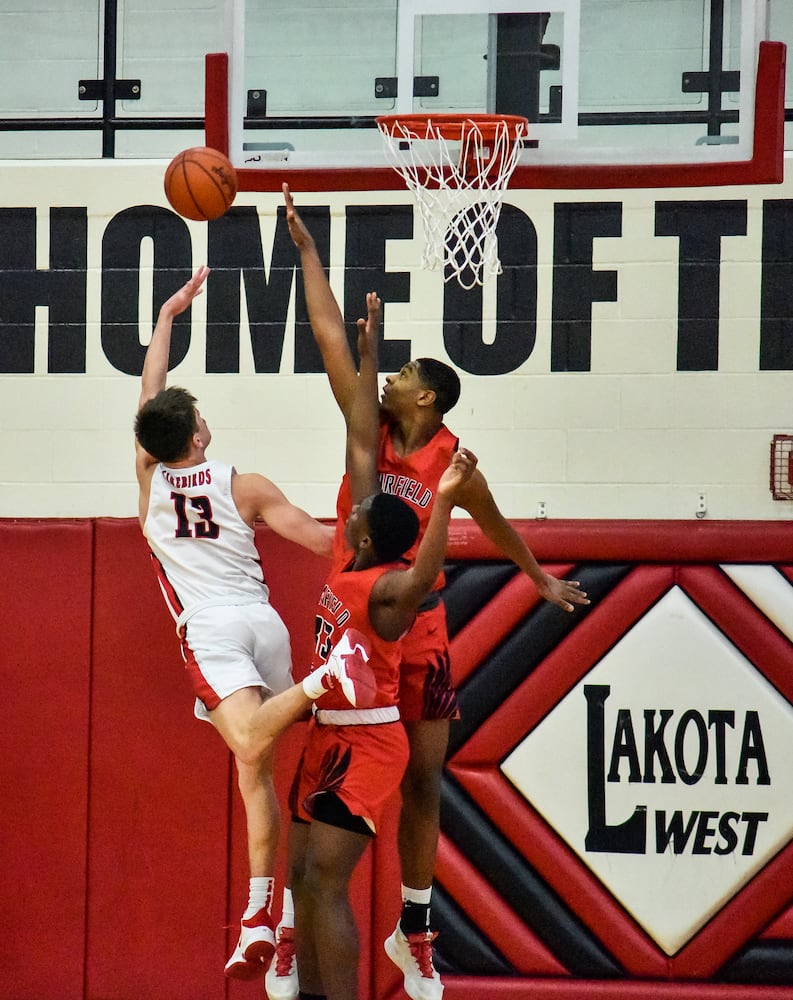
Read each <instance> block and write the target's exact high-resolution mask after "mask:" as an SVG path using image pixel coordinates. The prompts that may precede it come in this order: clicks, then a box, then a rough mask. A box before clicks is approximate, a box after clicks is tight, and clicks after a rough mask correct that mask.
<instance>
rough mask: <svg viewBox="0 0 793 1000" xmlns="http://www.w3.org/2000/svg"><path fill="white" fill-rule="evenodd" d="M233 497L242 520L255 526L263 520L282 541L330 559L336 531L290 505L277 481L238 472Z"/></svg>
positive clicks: (232, 484) (232, 481)
mask: <svg viewBox="0 0 793 1000" xmlns="http://www.w3.org/2000/svg"><path fill="white" fill-rule="evenodd" d="M231 495H232V497H233V499H234V503H235V505H236V507H237V510H238V511H239V513H240V517H241V518H242V519H243V521H245V522H246V523H247V524H249V525H250V526H251V527H253V526H254V524H255V523H256V522H257V521H263V522H264V523H265V524H266V525H267V526H268V527H269V528H272V530H273V531H274V532H275V533H276V534H277V535H280V536H281V537H282V538H287V539H288V540H289V541H290V542H295V543H296V544H297V545H302V546H303V548H306V549H309V550H310V551H311V552H315V553H316V554H317V555H320V556H327V557H328V558H330V555H331V549H332V545H333V535H334V529H333V527H332V526H331V525H329V524H322V523H321V522H319V521H317V520H315V519H314V518H313V517H311V515H310V514H307V513H306V511H304V510H302V509H301V508H300V507H295V505H294V504H293V503H290V502H289V500H288V499H287V498H286V496H285V495H284V494H283V493H282V492H281V490H280V489H279V488H278V487H277V486H276V485H275V483H274V482H272V481H271V480H269V479H267V478H266V476H262V475H260V474H259V473H258V472H243V473H235V474H234V476H233V477H232V480H231Z"/></svg>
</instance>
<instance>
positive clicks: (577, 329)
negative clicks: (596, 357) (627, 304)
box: [551, 202, 622, 372]
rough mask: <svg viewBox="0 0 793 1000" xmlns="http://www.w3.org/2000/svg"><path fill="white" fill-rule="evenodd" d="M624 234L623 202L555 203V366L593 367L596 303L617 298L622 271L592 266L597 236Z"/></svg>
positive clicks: (557, 369) (570, 368)
mask: <svg viewBox="0 0 793 1000" xmlns="http://www.w3.org/2000/svg"><path fill="white" fill-rule="evenodd" d="M621 235H622V205H621V203H620V202H594V203H592V204H589V203H584V202H573V203H571V204H561V205H556V206H555V207H554V236H553V307H552V326H551V371H554V372H588V371H589V370H590V368H591V363H592V303H593V302H616V301H617V272H616V271H594V270H593V269H592V241H593V240H594V239H596V238H597V237H605V236H621Z"/></svg>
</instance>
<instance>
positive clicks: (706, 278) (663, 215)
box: [655, 201, 746, 372]
mask: <svg viewBox="0 0 793 1000" xmlns="http://www.w3.org/2000/svg"><path fill="white" fill-rule="evenodd" d="M655 235H656V236H679V237H680V251H679V253H680V261H679V264H678V302H677V370H678V371H679V372H695V371H717V370H718V367H719V285H720V281H719V279H720V274H721V238H722V236H745V235H746V202H745V201H661V202H658V203H657V204H656V206H655Z"/></svg>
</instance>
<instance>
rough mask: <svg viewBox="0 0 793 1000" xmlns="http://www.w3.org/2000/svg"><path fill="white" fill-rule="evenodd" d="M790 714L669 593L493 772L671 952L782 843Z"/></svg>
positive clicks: (732, 650) (709, 626)
mask: <svg viewBox="0 0 793 1000" xmlns="http://www.w3.org/2000/svg"><path fill="white" fill-rule="evenodd" d="M791 745H793V707H791V705H790V703H789V702H788V701H787V700H786V699H785V698H783V697H782V696H781V695H780V694H779V692H778V691H777V690H776V689H775V688H774V687H773V686H772V685H771V684H770V683H769V682H768V681H767V680H766V679H765V678H764V677H763V676H762V674H761V673H760V672H759V671H758V670H757V669H756V668H755V667H754V665H753V664H752V663H750V662H749V660H747V659H746V657H745V656H744V655H743V654H742V653H741V652H740V650H738V649H737V648H736V647H735V646H734V645H733V644H732V643H731V642H729V640H728V639H727V638H726V637H725V636H724V634H723V633H722V632H721V631H720V630H719V629H717V628H716V627H715V626H714V624H713V623H712V622H711V621H710V620H709V619H708V618H707V617H706V616H705V615H704V614H703V612H702V611H701V610H700V609H699V608H698V607H697V606H696V605H695V604H694V603H693V602H692V601H691V600H690V599H689V598H688V597H687V596H686V595H685V594H684V593H683V592H682V591H681V590H680V589H679V588H677V587H675V588H673V589H672V590H670V591H669V592H668V593H667V594H666V595H665V596H664V597H663V598H662V599H661V600H660V601H659V602H658V603H657V604H656V605H655V606H654V607H653V608H651V609H650V610H649V611H648V612H647V613H646V614H645V615H644V617H643V618H641V619H640V620H639V621H638V622H637V624H636V625H635V626H634V627H633V628H632V629H631V630H630V632H628V633H627V634H626V635H625V636H623V637H622V638H621V639H620V640H619V642H618V643H617V644H616V645H615V646H614V647H613V648H612V649H611V650H610V651H609V652H608V653H607V654H606V655H605V656H604V657H603V658H602V659H601V660H600V661H599V662H598V663H597V664H596V665H595V666H594V667H593V668H592V670H590V671H589V673H588V674H587V675H586V676H585V677H583V678H582V679H581V680H580V682H579V683H578V684H577V685H576V686H575V687H574V688H573V689H572V690H571V691H570V692H569V693H568V694H567V695H566V696H565V697H564V698H563V699H562V700H561V701H560V702H559V703H558V704H557V705H556V706H555V707H554V708H553V709H552V710H551V711H550V712H549V713H548V714H547V715H546V716H545V718H544V719H543V720H542V721H541V722H540V723H539V724H538V725H537V726H536V727H535V728H534V729H533V730H532V732H530V733H529V734H528V735H527V736H526V738H525V739H524V740H523V741H522V742H521V743H520V744H519V745H518V746H517V747H516V749H515V750H514V751H513V752H512V753H511V754H510V755H509V756H508V757H507V758H506V759H505V760H504V762H503V764H502V770H503V772H504V774H505V775H506V776H507V778H508V779H509V780H510V781H511V782H512V784H513V785H515V787H516V788H517V789H518V791H519V792H520V793H521V794H522V795H523V796H524V797H525V798H526V799H527V800H528V801H529V802H530V803H531V804H532V805H533V806H534V808H535V809H537V810H538V811H539V812H540V813H541V814H542V815H543V816H544V818H545V819H546V821H547V822H548V823H549V824H550V825H551V826H552V827H553V828H554V829H555V830H556V832H557V833H558V834H559V835H560V836H561V837H562V839H563V840H565V841H566V842H567V843H568V844H569V845H570V847H571V848H572V849H573V850H574V851H575V852H576V854H577V855H578V856H579V857H580V858H581V860H582V861H583V862H584V863H585V864H586V865H587V866H588V867H589V868H590V870H591V871H592V872H594V874H595V875H597V877H598V878H599V879H600V880H601V882H602V883H603V884H604V885H605V886H606V887H607V888H608V890H609V891H610V892H611V893H612V894H613V895H614V896H615V898H616V899H617V900H619V902H620V903H621V904H622V906H624V907H625V909H626V910H627V911H628V912H629V913H630V914H631V915H632V916H633V917H634V919H635V920H636V921H637V922H638V923H639V924H640V925H641V926H642V927H643V928H644V929H645V931H646V932H647V933H648V934H649V935H650V937H651V938H652V939H653V940H654V941H655V942H656V943H657V944H658V945H659V947H661V948H662V949H663V950H664V952H665V953H666V954H667V955H674V954H675V953H676V952H678V951H679V950H680V949H681V948H682V947H683V946H684V945H685V944H686V942H687V941H689V940H690V939H691V938H692V937H693V936H694V935H695V934H696V933H697V931H698V930H700V929H701V928H702V927H703V926H704V925H705V924H706V923H707V921H708V920H709V919H710V918H711V917H712V916H714V915H715V914H716V913H718V911H719V910H720V909H721V908H722V907H723V906H724V905H725V904H726V903H727V902H728V901H729V900H730V899H731V898H732V897H733V896H734V895H735V893H736V892H737V891H738V890H739V889H740V888H741V887H742V886H744V885H745V884H746V883H747V882H748V881H749V880H750V879H751V878H752V877H753V876H754V875H755V874H756V873H757V872H758V871H760V869H761V868H762V867H763V866H764V865H765V864H766V863H767V862H768V861H770V860H771V858H773V857H774V855H775V854H776V853H777V852H778V851H779V850H781V848H782V847H784V846H785V844H787V843H788V841H790V839H791V837H793V767H791V766H790V747H791Z"/></svg>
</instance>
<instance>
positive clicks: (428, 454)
mask: <svg viewBox="0 0 793 1000" xmlns="http://www.w3.org/2000/svg"><path fill="white" fill-rule="evenodd" d="M458 443H459V438H456V437H455V436H454V434H452V432H451V431H450V430H449V428H448V427H447V426H446V425H445V424H442V425H441V427H440V428H439V430H438V431H437V433H436V434H435V435H434V436H433V437H432V438H431V439H430V440H429V441H428V442H427V443H426V444H425V445H424V447H423V448H419V450H418V451H414V452H413V453H412V454H410V455H406V456H404V457H402V456H401V455H397V453H396V451H395V450H394V443H393V441H392V440H391V424H390V423H389V422H388V421H387V420H386V421H384V422H383V423H382V424H381V425H380V449H379V452H378V455H377V471H378V474H379V476H380V488H381V489H382V491H383V493H393V494H394V495H395V496H398V497H401V498H402V499H403V500H405V501H406V502H407V503H408V504H409V505H410V507H411V508H412V509H413V510H414V511H415V513H416V514H417V515H418V519H419V533H418V537H417V538H416V543H415V545H414V546H413V548H411V549H409V550H408V551H407V552H406V553H405V555H404V558H405V559H407V560H408V561H409V562H412V561H413V560H414V559H415V557H416V552H417V550H418V547H419V543H420V541H421V539H422V538H423V537H424V532H425V531H426V530H427V524H428V523H429V519H430V514H431V513H432V503H433V500H434V499H435V491H436V490H437V488H438V482H439V480H440V478H441V476H442V475H443V473H444V471H445V470H446V468H447V467H448V465H449V462H450V461H451V459H452V455H453V454H454V453H455V451H457V446H458ZM351 510H352V498H351V496H350V484H349V480H348V478H347V475H346V473H345V475H344V478H343V479H342V481H341V486H340V487H339V495H338V497H337V499H336V518H337V520H336V534H335V536H334V539H333V555H334V558H337V559H338V558H341V557H342V554H343V553H349V547H348V545H347V542H346V540H345V538H344V526H345V525H346V523H347V518H348V517H349V516H350V512H351ZM438 581H439V582H436V584H435V587H436V588H437V587H439V586H442V585H443V578H442V576H441V577H439V578H438Z"/></svg>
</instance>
